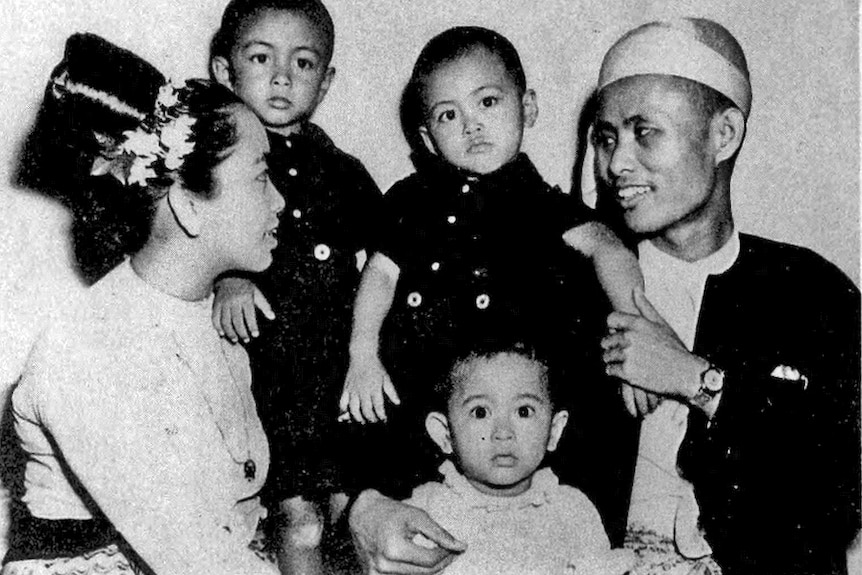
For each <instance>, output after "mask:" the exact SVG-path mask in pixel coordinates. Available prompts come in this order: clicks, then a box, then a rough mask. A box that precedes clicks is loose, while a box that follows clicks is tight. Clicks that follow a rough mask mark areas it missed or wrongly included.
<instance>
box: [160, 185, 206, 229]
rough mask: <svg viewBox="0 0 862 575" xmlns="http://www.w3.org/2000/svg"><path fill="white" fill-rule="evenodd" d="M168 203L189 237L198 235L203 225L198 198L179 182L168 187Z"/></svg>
mask: <svg viewBox="0 0 862 575" xmlns="http://www.w3.org/2000/svg"><path fill="white" fill-rule="evenodd" d="M168 205H169V206H170V208H171V213H172V214H173V215H174V219H175V220H176V222H177V224H178V225H179V226H180V228H182V230H183V231H184V232H185V233H186V235H188V236H189V237H192V238H194V237H197V236H199V235H200V233H201V228H202V227H203V218H202V217H201V213H200V206H199V205H198V200H197V198H195V197H194V196H193V195H192V194H191V193H189V192H188V191H187V190H185V189H184V188H183V187H182V186H180V185H179V184H172V185H171V187H170V188H168Z"/></svg>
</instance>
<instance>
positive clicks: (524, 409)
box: [518, 405, 536, 418]
mask: <svg viewBox="0 0 862 575" xmlns="http://www.w3.org/2000/svg"><path fill="white" fill-rule="evenodd" d="M534 413H536V408H534V407H533V406H531V405H522V406H521V407H519V408H518V417H524V418H527V417H533V414H534Z"/></svg>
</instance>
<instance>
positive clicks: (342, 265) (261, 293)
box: [211, 0, 382, 573]
mask: <svg viewBox="0 0 862 575" xmlns="http://www.w3.org/2000/svg"><path fill="white" fill-rule="evenodd" d="M333 42H334V28H333V22H332V19H331V17H330V14H329V12H328V11H327V9H326V8H325V7H324V6H323V4H321V3H320V2H319V1H317V0H232V1H231V2H230V3H229V4H228V6H227V7H226V9H225V12H224V15H223V18H222V22H221V27H220V28H219V30H218V32H217V33H216V34H215V37H214V38H213V42H212V51H211V71H212V75H213V76H214V77H215V78H216V79H217V80H218V81H219V82H220V83H222V84H224V85H225V86H228V87H229V88H231V89H232V90H233V91H234V92H235V93H236V94H237V95H238V96H239V97H240V98H242V100H243V101H244V102H245V103H246V104H247V105H248V106H249V107H250V108H251V109H252V110H253V111H254V112H255V113H256V114H257V115H258V117H259V118H260V120H261V121H262V122H263V124H264V125H265V127H266V128H267V130H268V134H269V139H270V147H271V153H270V154H269V156H268V158H267V160H268V163H269V169H270V178H271V179H272V181H273V183H274V184H275V185H276V187H277V188H279V189H280V190H282V191H283V193H284V196H285V199H286V202H287V205H286V207H285V213H284V215H283V216H282V218H281V224H280V226H279V228H278V235H279V242H278V248H277V249H276V250H275V251H274V252H273V258H274V262H273V265H272V266H271V267H270V268H269V270H268V271H266V272H264V273H261V274H255V275H247V276H230V277H224V278H222V279H221V281H219V282H218V283H217V285H216V298H215V301H214V304H213V322H214V324H215V326H216V329H217V330H219V332H220V333H222V334H223V335H226V336H227V337H229V338H230V339H232V340H233V341H237V340H238V339H242V340H243V341H244V342H247V343H249V342H250V340H251V339H252V338H253V337H255V336H257V335H259V334H260V335H261V337H260V338H259V339H256V340H254V341H253V342H251V343H249V345H248V349H249V353H250V357H251V365H252V375H253V381H254V390H255V395H256V399H257V403H258V406H259V407H260V412H261V419H262V421H263V424H264V427H265V429H266V432H267V435H268V437H269V440H270V446H271V448H272V466H271V470H270V474H269V477H268V479H267V486H266V496H267V499H268V500H269V502H270V506H271V507H274V508H275V513H274V515H275V519H276V521H275V525H276V529H275V542H276V545H277V555H278V561H279V567H280V568H281V570H282V572H284V573H297V572H302V573H309V572H311V573H313V572H317V571H320V570H321V568H322V565H321V554H320V546H319V544H320V541H321V537H322V534H323V531H324V527H325V526H326V525H327V524H328V523H329V522H330V521H332V520H333V519H334V516H337V515H338V513H340V511H341V510H343V506H344V505H345V504H346V497H345V496H344V495H343V493H344V492H345V491H346V490H348V489H353V488H355V487H357V486H355V485H353V481H354V480H355V478H356V475H357V474H356V473H350V474H348V473H346V472H345V465H346V464H347V459H346V458H347V455H348V454H349V453H351V451H352V450H353V448H352V447H351V441H354V440H356V438H355V436H356V434H355V433H353V431H354V430H352V429H344V428H343V426H339V425H338V424H337V422H336V417H337V411H336V410H335V406H336V403H337V401H338V398H339V394H340V392H341V387H342V384H343V382H344V378H345V374H346V372H347V364H348V357H347V348H348V345H347V342H348V338H349V335H350V325H351V309H352V302H353V298H354V296H355V292H356V287H357V285H358V282H359V269H358V266H360V265H361V263H362V262H363V261H364V257H365V249H366V246H367V244H368V240H369V237H370V235H371V233H372V231H373V230H375V229H376V228H377V227H378V224H377V222H376V218H377V216H378V214H379V213H380V211H381V206H380V204H381V201H382V199H381V198H382V197H381V194H380V191H379V189H378V188H377V186H376V185H375V183H374V181H373V180H372V179H371V176H370V175H369V174H368V172H367V171H366V170H365V168H364V167H363V166H362V164H361V163H360V162H359V161H358V160H357V159H355V158H353V157H352V156H350V155H348V154H346V153H344V152H342V151H341V150H339V149H338V148H337V147H336V146H335V144H334V143H333V142H332V140H331V139H330V138H329V137H328V136H327V135H326V134H325V133H324V132H323V130H322V129H320V128H319V127H318V126H316V125H315V124H313V123H312V122H311V121H310V119H311V116H312V114H313V113H314V111H315V109H316V108H317V106H318V105H319V104H320V103H321V102H322V101H323V99H324V97H325V96H326V93H327V91H328V89H329V86H330V84H331V82H332V79H333V77H334V75H335V69H334V68H332V67H330V59H331V57H332V51H333ZM256 304H257V305H258V306H259V307H260V308H261V310H263V312H264V314H266V315H267V316H268V317H269V318H270V319H273V318H275V320H276V321H274V322H272V323H269V324H267V325H266V326H265V327H264V329H262V330H259V329H258V323H257V318H256V316H255V305H256ZM270 304H271V306H270ZM348 479H350V480H351V481H350V482H348Z"/></svg>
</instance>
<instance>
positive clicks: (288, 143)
mask: <svg viewBox="0 0 862 575" xmlns="http://www.w3.org/2000/svg"><path fill="white" fill-rule="evenodd" d="M284 143H285V145H286V146H287V147H288V148H292V147H293V142H291V141H290V140H285V141H284Z"/></svg>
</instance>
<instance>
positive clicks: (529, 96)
mask: <svg viewBox="0 0 862 575" xmlns="http://www.w3.org/2000/svg"><path fill="white" fill-rule="evenodd" d="M521 103H522V105H523V106H524V126H525V127H527V128H532V127H533V124H535V123H536V118H538V117H539V103H538V101H537V100H536V92H535V91H534V90H527V91H526V92H524V97H523V98H521Z"/></svg>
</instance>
